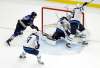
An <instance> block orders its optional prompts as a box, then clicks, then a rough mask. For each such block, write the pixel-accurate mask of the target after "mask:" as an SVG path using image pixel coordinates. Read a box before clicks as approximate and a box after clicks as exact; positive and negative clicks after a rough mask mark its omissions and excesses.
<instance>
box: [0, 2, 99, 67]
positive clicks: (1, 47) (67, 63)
mask: <svg viewBox="0 0 100 68" xmlns="http://www.w3.org/2000/svg"><path fill="white" fill-rule="evenodd" d="M4 5H5V6H6V7H5V6H4ZM12 5H13V6H12ZM27 8H28V10H30V9H29V8H32V9H34V10H36V11H38V13H39V12H40V11H39V8H40V7H39V6H33V5H32V3H31V5H29V3H26V2H25V4H21V3H20V4H18V2H17V3H15V2H11V3H10V2H3V1H1V2H0V9H1V10H0V68H100V30H99V29H100V23H99V18H100V9H93V8H87V10H86V16H85V18H86V20H85V22H86V24H85V25H86V28H87V29H88V31H89V33H90V35H89V36H90V39H89V40H90V41H89V44H88V46H86V47H83V48H82V47H80V46H79V45H75V46H74V45H73V46H72V48H67V47H66V46H65V45H64V44H65V42H63V41H58V42H57V45H55V46H52V45H50V44H47V43H46V42H44V41H42V40H40V43H41V47H40V53H41V55H42V60H43V61H44V63H45V64H44V65H39V64H38V63H37V62H36V57H35V56H33V55H27V58H26V59H22V60H20V59H19V58H18V57H19V55H20V53H21V52H22V50H23V49H22V44H23V41H24V40H25V39H26V37H27V36H28V35H29V34H30V31H29V30H30V29H29V28H28V29H27V30H26V31H25V33H24V35H23V36H19V37H17V38H16V39H14V40H13V41H12V43H11V45H12V46H11V47H8V46H7V45H6V44H5V41H6V40H7V39H8V38H9V37H10V36H11V34H12V33H13V31H14V28H15V25H16V23H17V19H18V18H20V17H22V16H23V15H24V11H25V14H28V13H29V12H31V11H32V9H31V10H30V11H28V12H26V9H27ZM13 9H14V10H13ZM15 9H16V10H15ZM11 13H12V14H11ZM39 15H41V14H39ZM37 18H38V17H37ZM38 20H39V22H38V23H40V21H41V20H40V17H39V18H38V19H36V21H38ZM38 23H35V24H38ZM1 27H3V28H1ZM39 27H40V26H39ZM8 28H10V29H8ZM27 31H28V32H27ZM26 32H27V33H26Z"/></svg>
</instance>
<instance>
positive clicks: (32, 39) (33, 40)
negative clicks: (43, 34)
mask: <svg viewBox="0 0 100 68" xmlns="http://www.w3.org/2000/svg"><path fill="white" fill-rule="evenodd" d="M38 40H39V39H37V36H36V35H32V34H31V35H30V36H29V37H28V38H27V39H26V41H25V43H24V46H25V47H30V48H35V47H36V46H37V45H38V44H37V41H38Z"/></svg>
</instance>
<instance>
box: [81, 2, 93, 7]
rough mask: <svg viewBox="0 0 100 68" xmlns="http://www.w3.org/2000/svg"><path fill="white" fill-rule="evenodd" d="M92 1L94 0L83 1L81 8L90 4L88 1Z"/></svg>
mask: <svg viewBox="0 0 100 68" xmlns="http://www.w3.org/2000/svg"><path fill="white" fill-rule="evenodd" d="M93 1H94V0H91V1H89V2H84V3H83V5H82V6H81V8H83V7H84V6H86V5H88V4H90V3H91V2H93Z"/></svg>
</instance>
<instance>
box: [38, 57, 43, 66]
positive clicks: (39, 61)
mask: <svg viewBox="0 0 100 68" xmlns="http://www.w3.org/2000/svg"><path fill="white" fill-rule="evenodd" d="M37 62H38V63H39V64H42V65H43V64H44V62H43V61H41V56H37Z"/></svg>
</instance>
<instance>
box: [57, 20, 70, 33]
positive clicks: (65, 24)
mask: <svg viewBox="0 0 100 68" xmlns="http://www.w3.org/2000/svg"><path fill="white" fill-rule="evenodd" d="M57 28H59V29H61V30H62V31H64V32H65V31H66V30H68V29H70V23H69V22H68V21H67V20H66V19H62V20H61V19H60V20H59V21H58V23H57Z"/></svg>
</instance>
